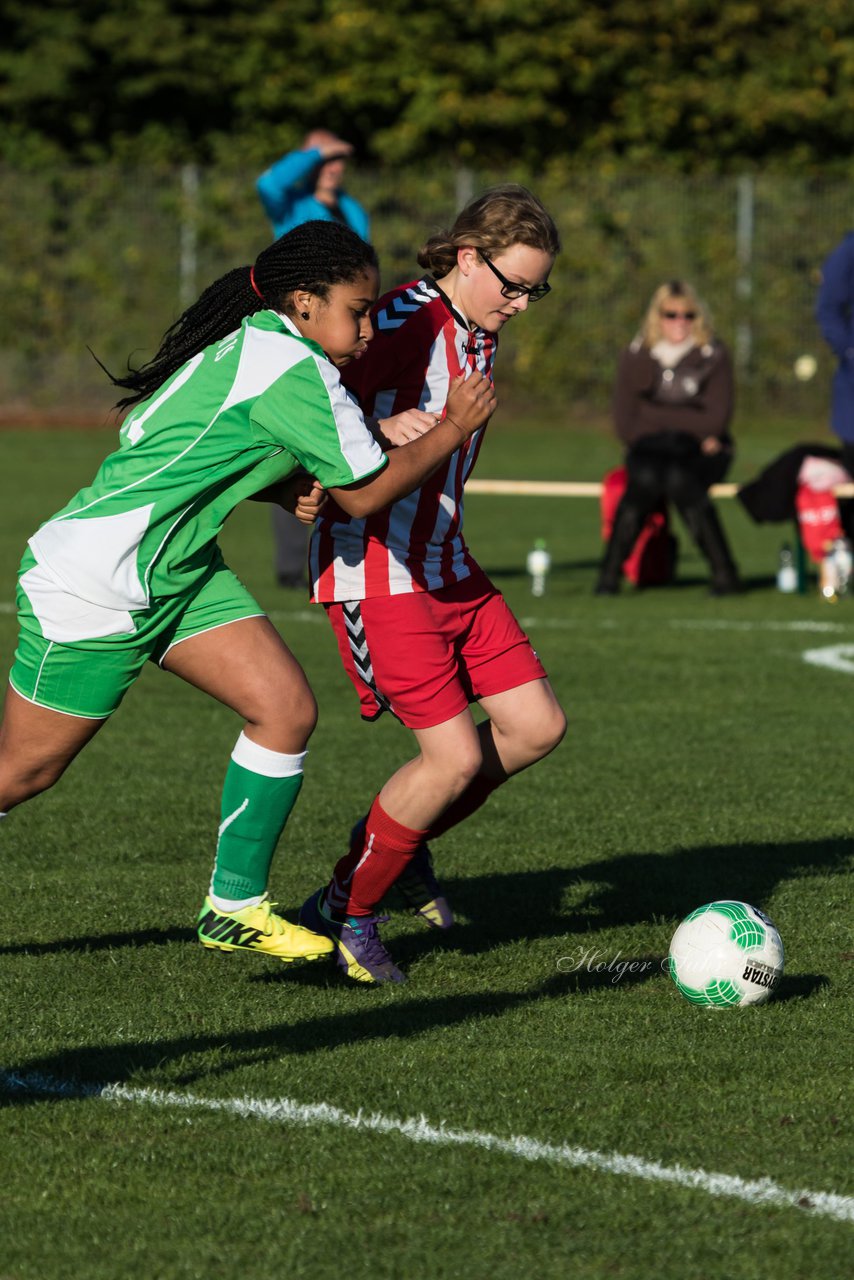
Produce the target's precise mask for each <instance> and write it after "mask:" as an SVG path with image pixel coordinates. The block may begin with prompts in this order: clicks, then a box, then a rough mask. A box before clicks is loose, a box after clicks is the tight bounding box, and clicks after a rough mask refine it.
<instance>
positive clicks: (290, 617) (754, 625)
mask: <svg viewBox="0 0 854 1280" xmlns="http://www.w3.org/2000/svg"><path fill="white" fill-rule="evenodd" d="M15 612H16V608H15V605H14V603H12V602H11V601H8V600H0V613H15ZM266 613H267V617H268V618H278V619H280V620H281V621H284V622H292V623H297V622H322V621H323V620H324V611H323V609H322V608H320V606H319V605H311V606H310V607H309V608H308V609H268V610H267V611H266ZM519 621H520V623H521V625H522V626H523V627H540V628H543V629H552V630H569V631H578V630H590V631H594V630H595V631H601V630H605V631H613V630H616V629H617V628H618V627H619V626H621V624H620V622H619V621H618V620H617V619H616V618H589V617H588V618H543V617H537V616H535V615H526V616H525V617H521V618H520V619H519ZM644 625H647V626H650V627H653V628H656V629H657V628H659V627H661V626H668V627H673V628H675V629H676V630H686V631H792V632H798V631H813V632H818V633H822V634H823V633H825V632H830V633H834V632H845V631H851V630H854V619H852V621H851V622H850V623H845V622H823V621H821V620H820V619H812V618H804V619H801V620H797V619H795V620H791V621H788V622H786V621H774V620H772V619H767V620H765V621H762V622H749V621H744V622H739V621H738V620H737V619H735V618H733V619H726V618H668V619H667V620H666V621H665V622H661V621H659V620H656V619H653V618H650V619H649V620H648V622H646V623H645V622H644V621H643V620H641V621H638V620H637V619H634V620H633V623H632V626H633V628H635V629H637V628H639V627H643V626H644Z"/></svg>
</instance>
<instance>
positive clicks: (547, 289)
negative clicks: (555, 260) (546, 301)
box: [478, 249, 552, 302]
mask: <svg viewBox="0 0 854 1280" xmlns="http://www.w3.org/2000/svg"><path fill="white" fill-rule="evenodd" d="M478 253H479V254H480V256H481V258H483V260H484V262H485V263H486V265H487V266H488V267H489V269H490V271H491V272H492V274H493V275H494V276H497V277H498V279H499V280H500V281H501V296H502V298H510V299H513V298H524V297H525V295H526V294H527V296H528V297H529V298H530V300H531V302H539V300H540V298H544V297H545V296H546V294H547V293H551V291H552V287H551V285H550V284H546V283H545V282H543V284H535V285H534V287H533V288H532V289H529V288H528V286H527V285H526V284H517V282H516V281H515V280H508V279H507V277H506V276H503V275H502V274H501V272H500V271H499V270H498V268H497V267H496V265H495V263H494V262H491V261H490V259H489V258H487V256H486V254H485V253H484V252H483V250H482V249H478Z"/></svg>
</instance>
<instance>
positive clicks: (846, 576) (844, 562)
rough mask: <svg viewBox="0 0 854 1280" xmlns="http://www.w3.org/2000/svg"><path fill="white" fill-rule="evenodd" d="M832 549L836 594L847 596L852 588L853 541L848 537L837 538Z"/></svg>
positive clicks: (853, 566)
mask: <svg viewBox="0 0 854 1280" xmlns="http://www.w3.org/2000/svg"><path fill="white" fill-rule="evenodd" d="M832 550H833V561H834V565H835V567H836V594H837V595H838V596H846V595H848V592H849V591H850V589H851V571H852V568H854V556H852V554H851V543H850V542H849V541H848V539H847V538H836V539H835V541H834V543H833V548H832Z"/></svg>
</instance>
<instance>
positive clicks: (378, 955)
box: [299, 889, 406, 983]
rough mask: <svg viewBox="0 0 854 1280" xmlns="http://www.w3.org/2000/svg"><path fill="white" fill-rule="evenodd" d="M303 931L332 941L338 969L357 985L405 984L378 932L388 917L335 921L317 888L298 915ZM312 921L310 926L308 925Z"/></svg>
mask: <svg viewBox="0 0 854 1280" xmlns="http://www.w3.org/2000/svg"><path fill="white" fill-rule="evenodd" d="M299 918H300V924H301V925H302V926H303V928H311V931H312V933H319V934H321V936H325V937H327V938H331V939H332V941H333V943H334V944H335V951H336V960H337V963H338V967H339V968H341V969H343V970H344V972H345V973H346V974H347V977H348V978H352V979H353V980H354V981H355V982H371V983H378V982H405V981H406V978H405V976H404V975H403V974H402V973H401V971H400V969H398V967H397V965H396V964H395V963H394V961H393V960H392V958H391V956H390V955H389V953H388V951H386V949H385V946H384V945H383V941H382V938H381V937H380V935H379V930H378V929H377V925H378V924H383V923H384V922H385V921H386V920H388V916H342V917H339V918H336V917H335V916H333V915H332V914H331V912H330V911H329V908H328V907H327V906H326V903H325V902H324V891H323V889H318V890H317V892H316V893H313V894H312V895H311V897H310V898H309V899H308V900H307V901H306V902H304V903H303V905H302V907H301V908H300V913H299ZM309 921H311V922H312V923H311V925H309V923H308V922H309Z"/></svg>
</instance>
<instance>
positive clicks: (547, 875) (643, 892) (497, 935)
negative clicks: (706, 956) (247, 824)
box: [0, 836, 854, 981]
mask: <svg viewBox="0 0 854 1280" xmlns="http://www.w3.org/2000/svg"><path fill="white" fill-rule="evenodd" d="M437 855H438V856H437V864H438V868H437V869H438V872H439V875H440V878H442V879H443V882H444V885H445V889H446V892H447V894H448V897H449V899H450V901H451V902H452V904H453V905H454V908H455V910H456V911H457V913H458V914H459V915H460V916H462V917H464V919H462V920H459V919H458V921H457V923H456V924H455V925H454V927H453V928H452V929H450V930H449V931H448V932H447V933H446V934H445V933H442V932H440V931H438V930H432V929H424V930H423V932H417V933H407V934H405V935H403V936H400V937H398V938H396V939H395V940H394V944H393V946H394V954H395V959H396V960H399V961H401V962H402V963H404V964H406V963H407V962H411V961H413V960H415V959H417V958H418V957H419V956H420V955H422V954H424V953H426V952H431V951H434V950H435V949H436V947H437V946H442V945H446V946H447V947H448V948H449V949H452V950H454V951H457V952H461V953H462V954H463V955H472V954H480V953H483V952H488V951H490V950H492V949H493V948H495V947H498V946H502V945H505V944H508V943H513V942H517V941H521V940H525V939H530V940H533V939H537V938H556V939H558V938H559V939H565V940H567V941H568V940H570V939H574V940H575V942H576V945H577V943H578V942H579V941H580V942H585V943H589V942H591V941H592V940H595V934H596V932H597V931H598V930H606V929H613V928H619V927H623V926H626V925H629V926H631V925H640V924H650V923H651V922H661V923H665V922H669V921H672V922H673V923H674V924H675V923H676V922H677V921H679V920H681V919H682V918H683V917H684V916H686V915H687V914H688V913H689V912H690V911H693V910H694V909H695V908H696V907H698V906H701V905H702V904H704V903H706V902H712V901H715V900H717V899H723V898H730V899H736V900H740V901H744V902H751V903H753V904H754V905H755V906H758V907H764V906H765V905H766V903H767V901H768V899H769V898H770V897H771V895H772V893H773V891H774V889H775V888H776V886H777V885H778V884H779V883H780V882H781V881H785V880H789V879H792V878H795V877H805V876H810V875H817V874H823V873H826V872H829V871H840V870H844V869H847V867H848V864H849V863H850V860H851V858H852V855H854V839H851V838H848V837H843V836H839V837H830V838H826V839H824V840H817V841H799V842H793V843H790V844H733V845H703V846H700V847H697V848H693V849H683V850H679V851H678V852H676V853H663V854H662V853H632V854H624V855H622V856H620V857H614V858H606V859H599V860H596V861H593V862H588V863H583V864H582V865H580V866H574V867H557V866H556V867H550V868H546V869H544V870H536V871H514V872H501V871H496V872H495V873H494V874H490V875H483V876H473V877H470V878H467V879H462V878H460V879H457V878H454V877H443V876H442V872H441V845H438V846H437ZM587 886H589V888H588V887H587ZM567 896H570V897H571V898H572V899H574V905H573V907H572V908H570V909H567V907H566V906H565V898H566V897H567ZM285 914H286V915H288V916H289V917H293V916H294V912H293V911H289V912H288V911H286V912H285ZM191 940H193V941H194V940H195V932H194V931H193V930H190V929H187V928H177V927H165V928H163V929H145V930H138V931H136V932H134V931H130V930H129V931H127V932H123V933H109V934H91V935H83V936H80V937H72V938H64V939H57V940H55V941H52V942H19V943H13V944H11V945H7V946H3V947H0V955H33V956H39V955H49V954H55V953H58V952H76V951H79V952H86V951H100V950H117V949H120V948H122V947H141V946H164V945H167V944H169V943H173V942H184V941H191ZM784 942H785V938H784ZM312 967H313V966H309V969H311V968H312ZM315 967H316V966H315ZM296 972H297V971H296V970H291V969H290V968H289V967H288V968H285V967H283V968H282V969H280V970H277V974H279V973H281V974H283V975H285V974H286V975H287V976H290V975H291V974H294V973H296ZM300 972H301V973H305V972H306V971H305V970H301V971H300ZM266 980H273V979H270V978H269V977H268V978H267V979H266ZM308 981H316V979H313V978H311V977H309V978H308Z"/></svg>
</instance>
